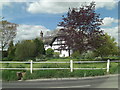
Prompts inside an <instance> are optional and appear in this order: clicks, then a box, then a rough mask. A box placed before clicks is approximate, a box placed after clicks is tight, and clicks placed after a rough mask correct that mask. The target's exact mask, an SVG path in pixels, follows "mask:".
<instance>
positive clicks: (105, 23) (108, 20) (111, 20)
mask: <svg viewBox="0 0 120 90" xmlns="http://www.w3.org/2000/svg"><path fill="white" fill-rule="evenodd" d="M112 23H118V20H117V19H114V18H111V17H105V18H104V19H103V25H102V26H110V25H112Z"/></svg>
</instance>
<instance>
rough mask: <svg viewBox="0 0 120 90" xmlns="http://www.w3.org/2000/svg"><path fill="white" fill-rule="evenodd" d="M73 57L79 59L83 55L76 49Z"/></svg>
mask: <svg viewBox="0 0 120 90" xmlns="http://www.w3.org/2000/svg"><path fill="white" fill-rule="evenodd" d="M71 56H72V57H73V58H77V59H79V58H80V57H81V55H80V53H79V51H75V52H74V53H73V54H72V55H71Z"/></svg>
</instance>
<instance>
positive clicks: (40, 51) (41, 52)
mask: <svg viewBox="0 0 120 90" xmlns="http://www.w3.org/2000/svg"><path fill="white" fill-rule="evenodd" d="M33 41H34V43H35V47H36V50H35V56H39V55H44V54H45V48H44V44H43V41H42V40H40V39H38V38H36V39H34V40H33Z"/></svg>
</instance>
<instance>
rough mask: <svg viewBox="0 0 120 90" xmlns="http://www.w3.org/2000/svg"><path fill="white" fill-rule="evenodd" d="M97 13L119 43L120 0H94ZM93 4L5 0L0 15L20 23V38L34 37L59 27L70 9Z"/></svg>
mask: <svg viewBox="0 0 120 90" xmlns="http://www.w3.org/2000/svg"><path fill="white" fill-rule="evenodd" d="M94 1H95V2H96V10H95V11H96V13H98V14H100V18H102V19H103V23H104V24H103V25H102V26H101V29H102V30H104V32H107V33H108V34H109V35H111V36H112V37H114V38H115V39H116V41H117V42H118V21H119V20H118V1H117V0H94ZM85 2H86V4H89V3H90V2H92V1H91V0H84V2H83V0H76V1H75V0H63V1H62V2H61V0H31V1H30V0H1V1H0V11H1V12H0V14H1V15H2V16H3V17H5V18H4V20H8V21H9V22H12V23H16V24H18V25H19V26H18V28H17V35H16V38H15V39H14V41H15V42H17V41H18V40H19V41H20V40H26V39H33V38H35V37H38V36H39V35H40V31H43V33H44V35H46V34H48V33H47V32H48V31H51V30H55V29H56V28H59V27H58V26H57V25H58V24H59V22H61V21H62V15H66V13H67V11H68V8H69V7H70V8H73V7H75V8H76V7H77V8H79V7H81V5H82V4H85Z"/></svg>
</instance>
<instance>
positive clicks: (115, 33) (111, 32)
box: [102, 26, 118, 42]
mask: <svg viewBox="0 0 120 90" xmlns="http://www.w3.org/2000/svg"><path fill="white" fill-rule="evenodd" d="M102 30H104V32H105V33H108V34H109V35H110V36H112V37H114V38H115V39H116V42H118V26H116V27H112V28H102Z"/></svg>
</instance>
